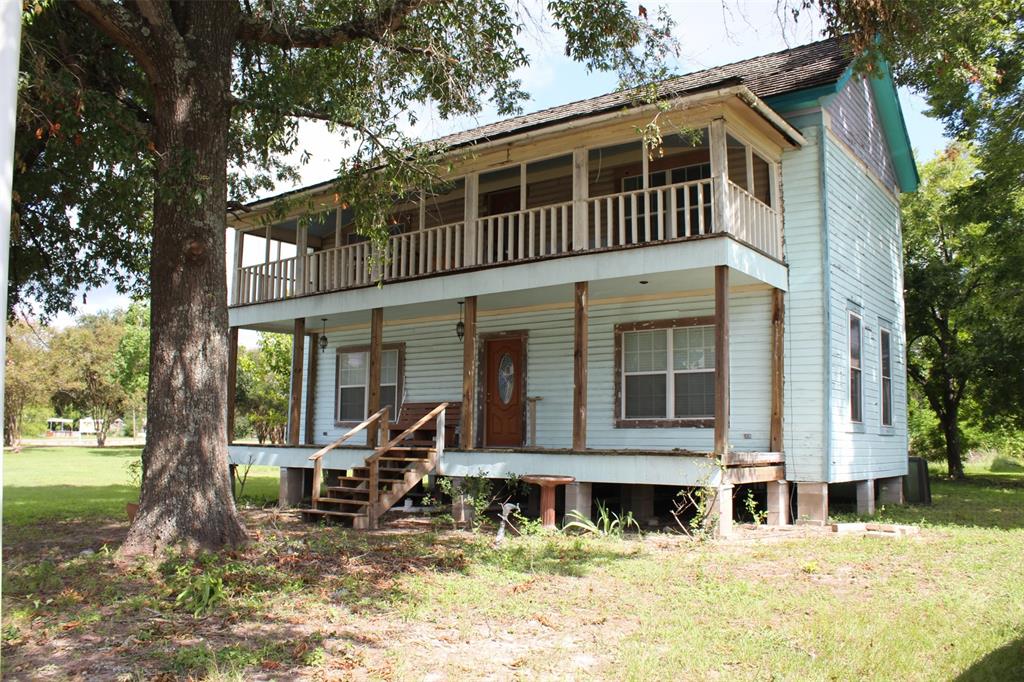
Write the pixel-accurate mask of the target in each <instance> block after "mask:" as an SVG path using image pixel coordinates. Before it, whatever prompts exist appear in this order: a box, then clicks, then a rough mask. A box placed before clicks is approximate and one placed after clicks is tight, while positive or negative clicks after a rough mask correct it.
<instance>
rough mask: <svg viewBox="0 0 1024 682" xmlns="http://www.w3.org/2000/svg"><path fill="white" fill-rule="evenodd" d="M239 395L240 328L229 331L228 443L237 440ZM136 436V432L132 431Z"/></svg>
mask: <svg viewBox="0 0 1024 682" xmlns="http://www.w3.org/2000/svg"><path fill="white" fill-rule="evenodd" d="M237 393H238V327H231V329H229V330H228V442H229V443H230V442H232V441H233V440H234V439H235V396H236V395H237ZM132 434H133V435H134V434H135V432H134V431H132Z"/></svg>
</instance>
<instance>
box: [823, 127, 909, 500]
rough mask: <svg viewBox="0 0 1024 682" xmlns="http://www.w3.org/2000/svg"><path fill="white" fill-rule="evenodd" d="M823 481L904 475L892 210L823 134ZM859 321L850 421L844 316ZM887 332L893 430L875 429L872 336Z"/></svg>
mask: <svg viewBox="0 0 1024 682" xmlns="http://www.w3.org/2000/svg"><path fill="white" fill-rule="evenodd" d="M823 158H824V174H825V193H826V197H825V206H826V211H827V223H826V224H827V230H828V235H827V269H828V281H829V297H828V305H829V315H828V320H829V327H830V335H831V339H830V343H829V345H830V349H831V350H830V362H829V390H830V396H831V398H830V401H829V403H830V404H829V409H830V419H829V423H830V431H831V436H830V439H831V447H830V457H831V462H830V482H840V481H854V480H863V479H869V478H881V477H888V476H901V475H904V474H905V473H906V472H907V409H906V404H907V384H906V363H905V360H904V357H905V356H904V353H905V330H904V323H903V316H904V308H903V266H902V242H901V234H900V214H899V204H898V201H897V198H896V196H894V195H893V194H891V193H890V192H888V191H886V190H885V189H883V188H882V187H880V186H879V184H878V182H877V180H876V178H874V177H873V171H870V170H869V169H867V168H866V167H865V166H864V165H863V164H862V163H859V162H858V160H857V159H855V158H854V157H853V156H852V155H851V153H850V151H849V150H848V148H847V147H846V145H844V144H843V143H842V142H841V141H839V140H837V139H835V137H833V135H832V134H831V133H829V134H826V138H825V149H824V157H823ZM851 310H852V311H855V312H857V313H858V314H859V315H861V317H862V320H863V323H862V327H863V332H862V338H863V344H862V349H863V350H862V363H863V375H862V384H863V416H864V419H863V422H862V423H861V424H854V423H852V422H851V419H850V395H849V385H850V384H849V381H850V379H849V338H848V337H849V329H848V324H849V313H850V311H851ZM883 325H885V326H886V327H887V328H888V329H889V330H890V331H891V333H892V337H891V338H892V374H893V377H892V384H893V388H892V392H893V426H892V427H883V426H882V425H881V376H880V365H881V360H880V356H879V335H880V333H879V330H880V327H881V326H883Z"/></svg>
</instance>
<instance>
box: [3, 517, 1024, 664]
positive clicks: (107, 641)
mask: <svg viewBox="0 0 1024 682" xmlns="http://www.w3.org/2000/svg"><path fill="white" fill-rule="evenodd" d="M244 514H245V517H246V522H247V525H248V527H249V529H250V535H251V540H252V541H251V543H250V545H249V546H248V547H247V548H246V549H245V550H243V551H241V552H238V553H234V554H227V555H222V556H207V557H200V558H198V559H188V560H186V559H182V558H169V559H167V560H166V561H164V562H162V563H160V564H142V563H140V564H137V565H132V566H127V567H124V566H122V567H119V566H118V565H116V564H115V562H114V557H113V555H112V554H111V553H110V551H108V549H107V548H114V547H116V546H117V544H118V543H119V542H120V540H121V539H122V538H123V536H124V534H125V532H126V530H127V528H126V526H125V525H124V524H120V523H106V524H73V523H54V524H50V525H47V526H44V527H35V528H32V529H31V532H22V533H17V534H13V535H10V537H7V538H5V540H4V542H5V544H4V585H3V652H2V653H3V661H2V672H3V677H4V678H5V679H12V680H90V681H91V680H134V679H147V680H177V679H181V680H186V679H215V680H216V679H246V680H250V679H252V680H292V679H312V680H371V679H381V680H400V679H401V680H405V679H418V680H419V679H421V680H431V681H440V680H460V679H493V680H510V679H520V678H524V679H525V678H533V679H536V678H541V679H622V678H630V679H657V678H662V679H665V678H676V679H678V678H679V677H690V678H692V677H694V676H696V677H699V678H711V677H717V678H724V679H736V678H741V679H763V678H765V677H768V676H772V675H776V674H778V676H779V677H782V678H789V677H795V676H799V674H800V673H801V672H802V671H804V670H805V669H807V670H811V671H813V672H814V673H816V674H812V675H811V677H812V678H814V679H817V678H819V677H820V678H840V679H841V678H844V677H845V678H847V679H851V678H857V677H860V676H862V675H866V676H868V677H870V676H871V674H870V671H872V670H875V671H876V672H877V670H878V668H877V666H878V665H879V657H881V658H882V659H884V660H886V661H887V664H888V665H891V667H892V670H893V671H894V675H898V673H899V672H900V671H907V673H908V674H907V675H906V677H905V679H948V677H949V675H947V673H952V672H953V671H955V670H961V669H963V668H965V667H966V666H967V665H968V664H969V663H970V662H971V661H972V660H973V659H972V658H971V656H972V655H973V654H971V653H970V652H968V653H966V654H958V655H960V656H961V658H962V659H963V660H960V661H959V662H957V659H955V658H954V659H952V661H953V662H952V663H949V661H950V660H951V659H950V656H951V655H950V654H948V653H947V652H948V651H953V650H952V649H943V647H944V646H945V644H944V642H945V639H944V636H943V632H944V630H945V629H948V628H945V625H944V623H945V622H946V619H947V618H950V617H953V618H956V617H957V616H956V614H952V615H948V614H947V612H948V609H949V608H954V607H950V606H949V604H950V602H949V601H948V600H946V599H945V598H943V602H944V604H946V606H945V607H943V608H941V609H938V610H935V611H934V612H932V611H928V610H927V609H926V610H925V612H924V616H922V615H921V613H922V609H921V608H920V602H919V600H918V601H915V595H916V596H917V597H921V598H925V597H928V596H929V595H931V596H933V597H934V596H941V595H942V594H943V590H942V587H943V585H946V584H949V581H950V579H951V577H952V576H953V575H954V574H955V575H961V574H966V573H967V572H968V571H972V570H973V571H974V573H973V576H972V577H973V579H974V580H975V581H978V580H981V579H982V577H983V576H982V574H981V573H979V571H982V572H988V571H992V575H991V576H990V578H989V582H988V583H987V587H986V588H985V589H984V590H983V592H985V591H986V590H987V592H988V593H990V594H991V597H992V599H993V601H992V602H991V603H989V602H986V601H985V600H984V599H981V598H980V597H979V596H978V594H980V593H978V592H977V591H975V592H971V593H970V594H971V595H973V596H972V599H973V601H972V602H970V603H965V604H964V608H969V609H970V610H974V609H980V608H986V609H988V610H987V611H986V613H987V614H988V616H987V617H988V618H989V622H988V626H989V627H991V626H993V624H995V623H997V622H998V623H1003V624H1004V627H1011V625H1012V624H1013V623H1014V622H1016V623H1018V624H1019V623H1020V622H1024V620H1022V619H1020V617H1019V616H1021V615H1024V611H1020V607H1019V606H1018V607H1014V606H1013V605H1012V604H1013V600H1014V599H1016V598H1017V595H1018V594H1019V593H1020V592H1021V589H1020V587H1019V586H1017V587H1012V586H1010V584H1009V583H1006V582H1001V581H1002V580H1003V579H1004V578H1006V571H1005V567H1004V569H1002V570H997V569H998V566H999V565H1001V564H1005V565H1006V566H1009V565H1011V564H1012V563H1013V560H1012V556H1013V554H1014V552H1015V551H1016V549H1019V547H1020V546H1022V541H1021V538H1022V536H1021V535H1020V531H1013V532H1012V534H1010V535H1007V536H1005V537H1004V540H1005V539H1006V538H1009V541H1008V542H1004V543H1003V544H999V543H996V544H994V545H992V546H991V548H989V545H988V544H986V543H987V542H988V541H989V540H991V537H994V536H991V537H989V536H981V535H977V536H975V535H970V534H964V535H958V534H951V533H949V532H947V531H944V530H942V529H936V530H928V531H925V532H923V533H921V534H919V535H917V536H915V537H910V538H899V539H887V538H872V537H854V536H852V535H851V536H842V537H839V536H835V535H833V534H826V533H823V532H821V531H820V530H816V529H808V528H801V529H794V530H790V531H787V532H777V531H768V530H765V529H761V530H743V529H741V530H740V532H739V533H738V535H737V537H736V538H735V539H732V540H730V541H727V542H717V541H716V542H705V543H699V542H695V541H692V540H690V539H687V538H683V537H680V536H677V535H670V534H664V533H660V534H650V535H645V536H644V537H643V538H642V539H626V540H623V539H618V538H589V537H578V536H575V537H574V536H565V535H561V534H555V535H536V536H530V537H525V538H519V539H514V540H510V541H507V542H505V543H504V544H503V545H501V546H500V547H495V545H494V543H493V539H492V537H491V536H490V535H480V534H476V535H475V534H470V533H466V532H456V531H438V530H436V529H435V528H433V527H432V526H431V524H430V522H429V521H428V520H425V519H403V520H401V521H400V522H395V523H392V524H390V525H388V526H387V527H386V528H385V529H383V530H381V531H378V532H374V533H364V532H354V531H346V530H344V529H341V528H338V527H333V526H313V525H308V524H303V523H301V522H299V521H298V520H297V519H296V518H295V516H294V515H292V514H281V513H278V512H276V511H263V510H248V511H245V512H244ZM994 532H1000V531H994ZM971 547H974V548H975V549H973V550H972V549H970V548H971ZM965 552H966V554H965ZM1018 558H1019V557H1018ZM979 561H984V562H986V564H985V566H986V568H984V569H979V568H978V567H977V566H976V564H977V562H979ZM965 562H966V563H965ZM968 564H969V565H968ZM989 567H991V568H989ZM986 575H987V573H986ZM993 581H997V582H993ZM908 590H909V592H910V594H909V595H908V596H906V597H901V598H900V599H899V600H898V601H894V595H902V594H904V593H906V592H908ZM995 600H999V601H995ZM1007 600H1009V602H1008V601H1007ZM1020 602H1021V600H1020V599H1017V601H1016V603H1018V604H1020ZM957 604H958V603H957ZM1007 604H1009V606H1008V605H1007ZM883 606H884V607H886V608H888V609H889V613H890V614H891V615H892V617H893V618H900V617H901V614H903V615H902V617H904V618H905V621H904V624H905V625H906V627H905V628H904V630H902V631H901V634H900V637H903V638H904V639H907V638H909V639H908V641H901V640H900V638H899V637H896V638H893V637H891V636H889V635H888V634H887V633H888V632H889V631H888V630H887V629H886V628H887V627H888V626H886V625H885V623H886V622H888V619H886V620H879V619H878V618H877V613H879V612H880V611H881V609H882V608H883ZM955 608H959V606H957V607H955ZM838 614H844V617H845V618H846V620H847V622H846V623H845V624H844V623H842V622H840V621H842V619H841V618H839V617H838ZM963 615H964V614H961V616H963ZM958 622H964V620H958ZM1007 632H1011V631H1007ZM955 634H956V637H957V638H958V639H957V640H956V641H962V640H961V639H959V637H960V635H961V634H962V633H955ZM1004 635H1005V633H1004ZM1004 635H998V636H994V639H992V641H1002V639H1006V636H1004ZM915 637H919V638H920V640H921V641H922V642H927V645H926V646H927V647H931V649H928V650H927V651H928V652H931V651H932V649H934V651H935V654H936V656H938V655H942V656H944V658H942V659H939V660H941V661H943V664H942V665H938V666H933V667H931V668H927V670H928V671H929V674H922V672H921V671H922V670H925V669H924V668H921V667H920V661H919V660H918V659H916V658H915V655H919V652H920V649H915V648H914V646H915V645H914V641H916V640H914V638H915ZM1000 637H1002V639H1000ZM844 638H845V640H844ZM887 638H888V639H887ZM949 639H950V642H949V643H950V644H952V643H953V639H952V638H949ZM1011 639H1012V637H1011ZM844 641H845V642H846V643H845V644H844ZM850 642H854V643H856V642H861V643H863V644H864V646H863V647H861V648H856V646H857V645H856V644H855V645H854V649H851V648H850V645H849V643H850ZM980 646H982V647H984V646H987V645H985V644H981V645H980ZM1011 646H1012V645H1011ZM990 648H991V647H990ZM851 651H855V652H856V653H851ZM1008 651H1009V653H1008V656H1010V658H1008V659H1007V660H1008V661H1010V663H1009V664H1008V665H1010V664H1013V659H1012V656H1013V655H1015V651H1016V650H1014V649H1012V648H1011V649H1010V650H1008ZM930 655H931V654H930V653H929V654H928V656H930ZM975 657H976V656H975ZM1004 662H1005V661H1004ZM997 663H998V661H997ZM943 665H945V667H943ZM1022 665H1024V664H1022ZM901 666H902V667H901ZM957 666H959V667H957ZM993 679H999V678H993Z"/></svg>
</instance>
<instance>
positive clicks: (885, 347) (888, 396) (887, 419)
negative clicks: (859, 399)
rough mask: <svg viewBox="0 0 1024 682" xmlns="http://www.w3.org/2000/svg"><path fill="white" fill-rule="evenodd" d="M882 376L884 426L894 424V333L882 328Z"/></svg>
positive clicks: (880, 350) (880, 347)
mask: <svg viewBox="0 0 1024 682" xmlns="http://www.w3.org/2000/svg"><path fill="white" fill-rule="evenodd" d="M878 345H879V354H880V355H881V357H880V366H881V372H880V373H881V377H882V385H881V389H882V426H892V333H891V332H890V331H889V330H888V329H882V330H881V331H880V332H879V334H878Z"/></svg>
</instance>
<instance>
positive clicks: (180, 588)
mask: <svg viewBox="0 0 1024 682" xmlns="http://www.w3.org/2000/svg"><path fill="white" fill-rule="evenodd" d="M173 584H174V585H175V590H176V591H177V592H178V594H177V596H176V597H175V598H174V605H175V607H177V608H180V609H185V610H186V611H190V612H191V613H192V615H193V616H195V617H196V618H198V617H199V616H202V615H205V614H207V613H209V612H210V611H212V610H213V609H214V608H215V607H216V606H217V605H218V604H220V603H221V602H223V601H224V599H225V590H224V570H223V569H222V568H217V567H214V566H211V567H209V568H207V569H205V570H201V571H199V572H198V573H194V572H193V569H192V566H191V565H190V564H188V563H185V564H181V565H180V566H178V568H177V569H176V570H175V575H174V580H173Z"/></svg>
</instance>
